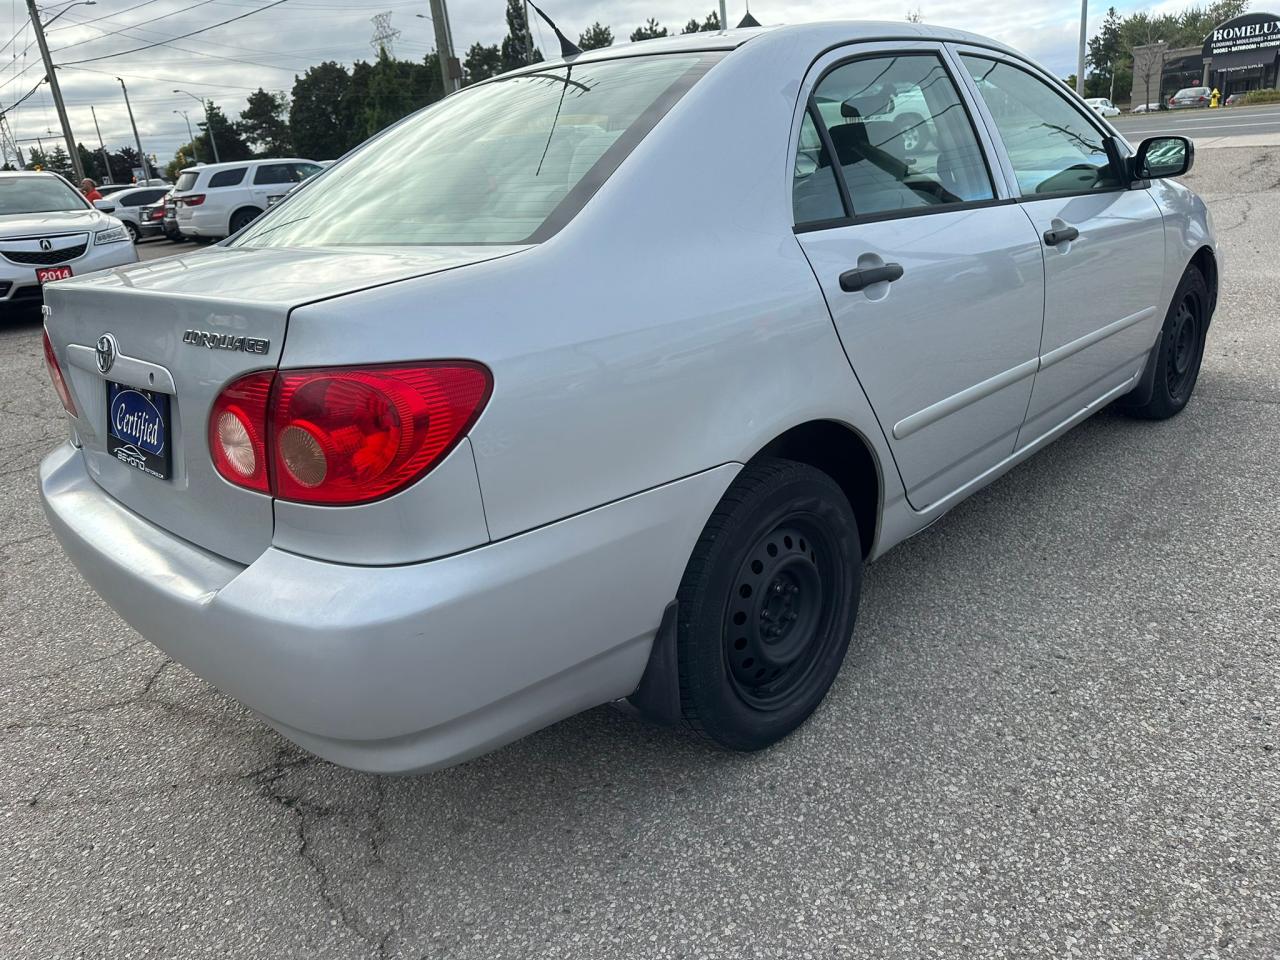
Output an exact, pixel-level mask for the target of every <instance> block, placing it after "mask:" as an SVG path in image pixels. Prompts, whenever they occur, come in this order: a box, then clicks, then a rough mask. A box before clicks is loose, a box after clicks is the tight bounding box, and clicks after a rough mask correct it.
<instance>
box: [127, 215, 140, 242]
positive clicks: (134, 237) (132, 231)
mask: <svg viewBox="0 0 1280 960" xmlns="http://www.w3.org/2000/svg"><path fill="white" fill-rule="evenodd" d="M124 228H125V229H126V230H128V231H129V242H130V243H137V242H138V228H137V227H135V226H134V225H133V224H132V223H130V222H129V221H128V220H126V221H125V222H124Z"/></svg>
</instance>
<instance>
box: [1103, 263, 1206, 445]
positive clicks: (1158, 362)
mask: <svg viewBox="0 0 1280 960" xmlns="http://www.w3.org/2000/svg"><path fill="white" fill-rule="evenodd" d="M1209 302H1210V301H1209V286H1208V284H1206V283H1205V280H1204V276H1203V275H1202V274H1201V273H1200V271H1199V270H1198V269H1197V268H1196V267H1187V271H1186V273H1184V274H1183V275H1182V280H1181V281H1180V282H1179V284H1178V289H1177V291H1176V292H1175V293H1174V295H1173V302H1172V303H1170V304H1169V312H1168V313H1167V314H1166V315H1165V318H1164V326H1163V327H1161V329H1160V343H1159V345H1158V347H1157V349H1156V352H1155V357H1154V360H1153V362H1154V363H1155V377H1154V379H1153V381H1152V388H1151V397H1150V399H1149V400H1147V401H1146V402H1145V403H1141V404H1133V403H1125V402H1124V401H1121V402H1120V409H1121V410H1123V411H1124V412H1125V413H1127V414H1129V415H1130V416H1132V417H1138V418H1139V419H1143V420H1167V419H1168V418H1169V417H1173V416H1176V415H1177V414H1179V413H1181V412H1182V410H1183V408H1184V407H1185V406H1186V405H1187V401H1188V400H1190V399H1191V393H1192V391H1194V390H1195V388H1196V381H1197V380H1198V379H1199V377H1200V362H1201V360H1203V359H1204V342H1205V337H1206V335H1207V334H1208V332H1209Z"/></svg>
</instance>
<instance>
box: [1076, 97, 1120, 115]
mask: <svg viewBox="0 0 1280 960" xmlns="http://www.w3.org/2000/svg"><path fill="white" fill-rule="evenodd" d="M1084 102H1085V103H1087V104H1088V105H1089V108H1090V109H1091V110H1093V112H1094V113H1096V114H1097V115H1098V116H1100V117H1118V116H1120V108H1119V107H1117V106H1116V105H1115V104H1113V103H1112V102H1111V101H1110V100H1108V99H1107V98H1106V97H1088V98H1086V99H1085V101H1084Z"/></svg>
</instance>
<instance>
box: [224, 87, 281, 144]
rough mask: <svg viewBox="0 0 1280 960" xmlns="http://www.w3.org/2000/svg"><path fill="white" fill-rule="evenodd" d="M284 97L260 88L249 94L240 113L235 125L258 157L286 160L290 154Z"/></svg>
mask: <svg viewBox="0 0 1280 960" xmlns="http://www.w3.org/2000/svg"><path fill="white" fill-rule="evenodd" d="M288 108H289V105H288V103H287V102H286V101H285V98H284V94H280V93H269V92H268V91H266V90H263V89H262V88H261V87H259V88H258V89H257V90H255V91H254V92H253V93H251V94H249V102H248V105H247V106H246V107H245V108H244V109H243V110H241V111H240V120H239V122H238V123H237V124H236V127H237V129H238V130H239V133H240V136H241V137H243V138H244V140H245V142H246V143H248V144H249V145H250V146H251V147H253V149H254V150H255V151H256V152H257V154H258V156H261V157H287V156H289V155H290V154H292V153H293V141H292V139H291V138H290V136H289V121H288V119H287V116H286V111H287V110H288Z"/></svg>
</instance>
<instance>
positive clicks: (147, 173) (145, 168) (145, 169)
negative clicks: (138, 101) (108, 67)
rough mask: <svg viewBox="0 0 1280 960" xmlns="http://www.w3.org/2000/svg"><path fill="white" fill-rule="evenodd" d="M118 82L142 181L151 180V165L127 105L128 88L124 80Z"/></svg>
mask: <svg viewBox="0 0 1280 960" xmlns="http://www.w3.org/2000/svg"><path fill="white" fill-rule="evenodd" d="M116 79H117V80H120V89H121V90H123V91H124V108H125V109H126V110H128V111H129V126H131V127H133V142H134V144H135V145H136V146H137V148H138V159H139V160H140V161H141V162H142V179H143V180H150V179H151V165H150V164H149V163H147V155H146V154H145V153H143V152H142V138H141V137H139V136H138V125H137V123H135V122H134V119H133V107H132V106H131V105H130V104H129V88H128V87H126V86H125V85H124V80H122V79H121V78H120V77H116Z"/></svg>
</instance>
